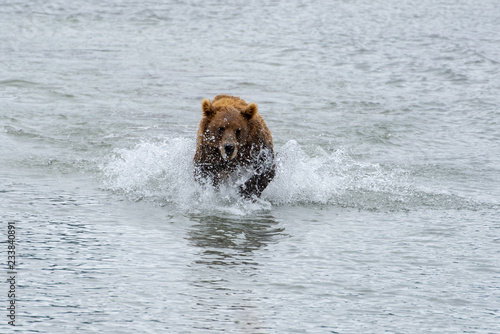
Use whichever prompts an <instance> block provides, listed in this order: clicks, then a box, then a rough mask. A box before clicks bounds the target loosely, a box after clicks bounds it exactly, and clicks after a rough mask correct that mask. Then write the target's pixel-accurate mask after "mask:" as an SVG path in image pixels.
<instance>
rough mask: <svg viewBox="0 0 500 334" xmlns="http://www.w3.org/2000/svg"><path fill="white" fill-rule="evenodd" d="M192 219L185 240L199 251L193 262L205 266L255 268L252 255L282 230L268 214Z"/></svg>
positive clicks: (279, 234) (273, 240)
mask: <svg viewBox="0 0 500 334" xmlns="http://www.w3.org/2000/svg"><path fill="white" fill-rule="evenodd" d="M192 220H193V221H195V222H196V224H195V225H193V226H192V229H191V230H190V231H189V232H188V239H189V241H190V243H191V244H192V245H193V246H196V247H199V248H201V252H200V259H199V260H197V261H196V262H197V263H204V264H207V265H238V264H250V265H257V263H255V262H254V261H253V256H252V255H253V252H254V251H256V250H258V249H259V248H261V247H263V246H265V245H267V244H269V243H271V242H275V241H276V240H277V239H278V236H283V235H284V233H283V232H284V228H283V227H282V226H280V224H279V222H278V221H276V220H275V219H274V217H273V216H271V215H263V216H253V217H247V218H245V217H237V218H235V217H219V216H193V217H192Z"/></svg>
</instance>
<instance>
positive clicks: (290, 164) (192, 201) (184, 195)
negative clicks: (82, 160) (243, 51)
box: [101, 138, 475, 215]
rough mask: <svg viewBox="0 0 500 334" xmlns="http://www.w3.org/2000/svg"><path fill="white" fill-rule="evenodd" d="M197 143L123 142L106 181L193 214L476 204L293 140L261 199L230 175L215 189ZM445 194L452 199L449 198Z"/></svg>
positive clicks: (134, 196)
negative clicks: (206, 178) (197, 160)
mask: <svg viewBox="0 0 500 334" xmlns="http://www.w3.org/2000/svg"><path fill="white" fill-rule="evenodd" d="M194 151H195V142H194V140H192V139H186V138H167V139H164V140H163V141H160V142H158V141H154V142H153V141H149V142H142V143H139V144H137V145H136V146H135V147H133V148H131V149H116V150H115V151H114V152H113V154H112V155H111V156H109V157H108V158H106V159H105V161H104V162H103V164H102V166H101V170H102V173H103V179H104V187H105V188H106V189H108V190H111V191H114V192H118V193H122V194H124V195H125V196H127V197H128V198H129V199H130V200H134V201H139V200H146V201H151V202H153V203H155V204H157V205H166V206H171V207H173V208H175V209H176V210H180V211H181V212H186V213H190V214H211V213H224V214H236V215H245V214H248V213H251V212H256V211H261V210H269V209H270V208H271V207H272V206H280V205H318V204H321V205H323V204H326V205H336V206H340V207H349V208H358V209H366V210H384V211H392V210H411V209H415V208H419V207H431V208H432V207H436V206H438V207H439V206H442V203H445V204H446V203H447V204H446V206H450V207H455V208H462V207H465V208H466V207H470V206H471V205H472V206H474V205H475V204H474V203H473V202H471V201H470V200H468V199H464V198H460V197H459V196H456V195H453V194H449V195H446V196H445V195H443V194H442V193H434V192H433V191H429V190H426V189H424V188H422V186H418V187H417V186H415V184H414V181H412V178H411V176H410V174H411V173H410V172H409V171H408V169H405V168H401V167H395V166H382V165H379V164H375V163H370V162H363V161H359V160H356V159H355V158H353V156H352V155H351V154H349V152H347V151H346V150H342V149H339V150H335V151H333V152H327V151H325V150H323V149H321V148H319V147H318V148H317V149H316V150H315V151H314V152H313V153H310V152H307V153H306V152H305V151H304V150H303V149H302V148H301V146H300V145H299V144H298V143H297V142H296V141H294V140H291V141H289V142H287V143H286V144H285V145H283V146H282V147H280V148H277V150H276V152H277V173H276V177H275V178H274V180H273V181H272V182H271V183H270V184H269V186H268V187H267V189H266V190H265V191H264V193H263V194H262V198H261V199H259V200H257V201H256V202H251V201H246V200H244V199H242V198H241V197H240V196H239V194H238V188H237V186H236V185H235V184H233V183H231V182H229V183H227V184H223V185H222V186H221V187H220V189H218V190H215V189H213V188H212V187H211V186H203V185H200V184H198V183H197V182H195V180H194V177H193V162H192V159H193V156H194ZM443 196H444V197H445V198H443Z"/></svg>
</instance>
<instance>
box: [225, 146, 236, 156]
mask: <svg viewBox="0 0 500 334" xmlns="http://www.w3.org/2000/svg"><path fill="white" fill-rule="evenodd" d="M224 152H226V154H227V155H228V156H231V154H233V152H234V145H233V144H224Z"/></svg>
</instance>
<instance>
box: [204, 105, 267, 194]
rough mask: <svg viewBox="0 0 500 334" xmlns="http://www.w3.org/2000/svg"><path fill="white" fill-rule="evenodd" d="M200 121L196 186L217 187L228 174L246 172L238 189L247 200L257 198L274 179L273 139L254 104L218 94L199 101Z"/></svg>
mask: <svg viewBox="0 0 500 334" xmlns="http://www.w3.org/2000/svg"><path fill="white" fill-rule="evenodd" d="M201 104H202V111H203V118H202V119H201V122H200V127H199V129H198V139H197V144H196V154H195V156H194V167H195V171H194V175H195V179H196V180H197V181H198V182H200V183H205V182H210V183H212V185H213V186H214V187H216V188H217V187H218V186H219V184H220V182H221V181H225V180H228V178H229V176H230V175H233V174H234V173H236V174H237V175H246V174H238V173H244V172H248V171H249V172H250V173H249V175H250V176H249V178H248V180H246V181H245V183H244V184H242V185H241V186H240V187H239V191H240V194H241V195H242V196H243V197H245V198H248V199H251V198H255V197H260V195H261V194H262V191H264V189H265V188H266V187H267V185H268V184H269V182H271V180H272V179H273V178H274V175H275V173H276V164H275V157H274V151H273V138H272V136H271V131H269V129H268V127H267V125H266V123H265V122H264V119H263V118H262V117H261V116H260V115H259V113H258V110H257V105H256V104H255V103H246V102H245V101H243V100H242V99H240V98H239V97H234V96H229V95H218V96H216V97H215V98H214V99H213V100H212V101H210V100H208V99H204V100H203V101H202V103H201Z"/></svg>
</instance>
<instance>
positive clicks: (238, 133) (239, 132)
mask: <svg viewBox="0 0 500 334" xmlns="http://www.w3.org/2000/svg"><path fill="white" fill-rule="evenodd" d="M240 134H241V129H238V130H236V136H237V137H239V136H240Z"/></svg>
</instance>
